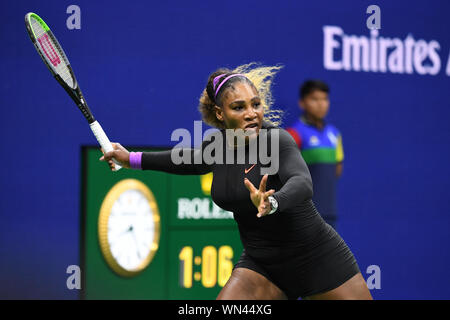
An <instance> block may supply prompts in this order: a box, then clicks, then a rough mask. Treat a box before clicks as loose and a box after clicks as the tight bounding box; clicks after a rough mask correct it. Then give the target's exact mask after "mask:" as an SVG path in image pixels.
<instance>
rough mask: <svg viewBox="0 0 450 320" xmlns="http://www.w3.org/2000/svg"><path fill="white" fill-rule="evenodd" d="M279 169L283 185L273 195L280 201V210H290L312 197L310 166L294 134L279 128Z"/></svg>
mask: <svg viewBox="0 0 450 320" xmlns="http://www.w3.org/2000/svg"><path fill="white" fill-rule="evenodd" d="M279 138H280V144H279V148H280V149H279V169H278V176H279V178H280V180H281V183H282V185H283V186H282V187H281V189H280V190H276V192H275V193H274V194H273V197H274V198H275V199H276V200H277V201H278V211H280V212H282V211H290V210H292V209H294V208H295V207H296V206H298V205H299V204H301V203H302V202H304V201H305V200H308V199H310V198H312V196H313V186H312V180H311V175H310V173H309V170H308V167H307V165H306V163H305V160H303V157H302V155H301V153H300V150H299V148H298V146H297V144H296V143H295V140H294V139H293V138H292V136H291V135H290V134H289V133H288V132H287V131H286V130H284V129H279Z"/></svg>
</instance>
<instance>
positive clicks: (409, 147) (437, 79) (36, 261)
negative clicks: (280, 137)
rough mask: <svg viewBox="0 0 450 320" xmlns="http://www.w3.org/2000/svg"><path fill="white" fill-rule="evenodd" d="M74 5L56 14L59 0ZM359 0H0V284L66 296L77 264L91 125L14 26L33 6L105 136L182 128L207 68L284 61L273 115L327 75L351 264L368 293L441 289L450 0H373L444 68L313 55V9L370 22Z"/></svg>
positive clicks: (399, 32)
mask: <svg viewBox="0 0 450 320" xmlns="http://www.w3.org/2000/svg"><path fill="white" fill-rule="evenodd" d="M71 4H76V5H78V6H80V8H81V30H68V29H67V27H66V19H67V17H68V16H69V15H68V14H67V13H66V8H67V7H68V6H69V5H71ZM370 4H374V2H372V1H339V2H336V1H331V0H330V1H292V2H288V1H277V2H274V1H261V0H260V1H208V2H206V1H205V2H197V1H194V2H193V1H170V2H167V3H166V2H164V3H163V2H156V1H154V2H152V1H120V2H117V3H116V2H113V1H80V0H77V1H2V2H0V18H1V21H3V22H4V24H3V28H0V39H1V42H2V49H1V50H0V105H1V110H2V116H1V119H0V122H1V126H0V130H1V131H0V133H1V134H0V139H1V140H0V141H1V148H0V159H2V168H3V169H2V170H1V172H2V173H1V179H0V191H1V201H0V212H1V220H0V298H62V299H76V298H77V297H78V293H77V292H75V291H70V290H68V289H67V288H66V279H67V276H68V275H67V274H66V273H65V272H66V268H67V266H68V265H71V264H79V214H80V180H81V178H80V177H81V176H80V165H81V163H80V155H81V146H82V145H93V144H95V143H96V141H95V138H94V137H93V135H92V133H91V132H90V130H89V127H88V125H87V124H86V122H85V121H84V119H83V118H82V116H81V114H80V112H79V111H78V110H77V109H76V108H75V106H74V105H73V103H72V101H71V100H70V98H69V97H68V96H67V95H66V93H65V92H64V91H63V90H62V89H61V88H60V87H59V85H58V84H57V83H56V82H55V81H54V80H52V79H51V77H50V74H49V72H48V70H47V69H46V68H45V67H44V65H43V63H42V62H40V58H39V57H38V55H37V53H36V52H35V49H34V48H33V46H32V44H31V42H30V40H29V39H28V36H27V34H26V30H25V26H24V22H23V20H24V15H25V14H26V13H27V12H29V11H32V12H36V13H37V14H39V15H41V16H42V17H43V18H44V20H45V21H46V22H47V23H48V24H49V26H50V28H51V29H52V30H53V32H54V33H55V35H56V36H57V37H58V39H59V41H60V42H61V43H62V45H63V47H64V49H65V51H66V53H67V54H68V57H69V60H70V61H71V63H72V66H73V68H74V70H75V73H76V75H77V78H78V80H79V82H80V86H81V88H82V90H83V92H84V93H85V96H86V98H87V100H88V102H89V104H90V106H91V108H92V109H93V110H94V112H95V116H96V118H97V119H98V120H99V121H100V122H101V123H102V125H103V127H104V128H105V130H106V131H107V134H108V135H109V137H110V138H111V140H113V141H119V142H121V143H122V144H123V145H153V146H166V145H172V143H171V142H170V134H171V132H172V131H173V130H174V129H176V128H181V127H184V128H188V129H189V130H193V121H194V120H199V119H200V115H199V113H198V112H197V111H196V110H197V109H196V108H197V101H198V97H199V96H200V93H201V91H202V89H203V87H204V84H205V82H206V80H207V77H208V75H209V73H210V72H212V71H214V70H215V69H216V68H218V67H222V66H226V67H235V66H237V65H240V64H243V63H248V62H251V61H259V62H262V63H264V64H269V65H270V64H277V63H281V64H283V65H284V66H285V68H284V69H283V70H282V71H281V72H280V73H279V74H278V75H277V77H276V81H275V85H274V97H275V99H276V106H277V107H279V108H281V109H283V110H285V111H286V116H285V120H284V123H285V125H289V124H291V123H292V122H293V121H294V120H295V119H296V118H297V117H298V114H299V111H298V108H297V105H296V100H297V91H298V85H299V83H301V82H302V81H303V80H304V79H305V78H310V77H313V78H321V79H324V80H325V81H327V82H329V84H330V86H331V90H332V91H331V95H330V98H331V112H330V114H329V117H328V118H329V120H330V121H331V122H333V123H334V124H335V125H336V126H337V127H338V128H340V130H341V131H342V134H343V139H344V148H345V156H346V158H345V165H344V175H343V177H342V179H341V181H340V184H339V213H340V217H341V220H340V222H339V225H338V231H339V232H340V234H341V235H342V236H343V238H344V239H345V240H346V242H347V243H348V244H349V245H350V247H351V249H352V251H353V252H354V253H355V255H356V257H357V259H358V262H359V264H360V267H361V270H362V271H363V275H364V276H365V277H366V278H367V276H368V275H367V274H366V273H365V270H366V268H367V266H369V265H373V264H375V265H378V266H380V268H381V289H380V290H372V294H373V296H374V297H375V298H379V299H403V298H404V299H429V298H437V299H449V298H450V277H449V276H448V271H449V269H450V250H449V244H450V235H449V232H448V230H449V226H450V217H449V213H450V200H449V199H450V197H449V188H450V184H449V173H450V169H449V163H450V152H449V142H450V129H449V128H450V126H449V125H448V121H449V119H450V102H449V98H450V93H449V89H450V77H449V76H447V75H446V74H445V68H446V65H447V60H448V57H449V50H450V41H449V36H448V32H449V31H450V22H449V20H448V13H449V12H450V2H448V1H427V2H424V1H381V0H379V1H376V3H375V4H377V5H379V6H380V8H381V23H382V25H381V27H382V29H381V30H380V35H381V36H385V37H390V38H394V37H398V38H400V39H402V40H403V39H404V38H405V37H406V36H407V35H408V34H412V35H413V36H414V38H415V39H424V40H425V41H427V42H429V41H431V40H436V41H438V42H439V44H440V50H439V51H438V54H439V56H440V59H441V64H442V66H441V71H440V72H439V73H438V74H437V75H435V76H430V75H424V76H420V75H418V74H417V73H414V74H412V75H407V74H392V73H373V72H370V73H367V72H354V71H330V70H326V69H325V68H324V65H323V46H324V44H323V41H324V40H323V38H324V36H323V31H322V27H323V26H324V25H336V26H339V27H341V28H342V29H343V30H344V32H345V33H346V34H355V35H364V36H367V37H368V36H369V30H368V29H367V27H366V19H367V17H368V15H367V14H366V13H365V12H366V8H367V7H368V5H370Z"/></svg>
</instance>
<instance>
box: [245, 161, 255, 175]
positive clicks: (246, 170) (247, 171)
mask: <svg viewBox="0 0 450 320" xmlns="http://www.w3.org/2000/svg"><path fill="white" fill-rule="evenodd" d="M255 165H256V163H255V164H254V165H252V166H251V167H250V168H248V169H245V170H244V172H245V174H247V173H249V172H250V170H252V169H253V167H254V166H255Z"/></svg>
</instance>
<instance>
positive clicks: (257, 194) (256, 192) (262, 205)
mask: <svg viewBox="0 0 450 320" xmlns="http://www.w3.org/2000/svg"><path fill="white" fill-rule="evenodd" d="M267 178H268V175H267V174H266V175H264V177H263V178H262V179H261V182H260V184H259V189H256V188H255V186H254V185H253V183H251V182H250V180H248V179H247V178H245V179H244V184H245V187H246V188H247V189H248V191H250V199H251V200H252V202H253V204H254V205H255V207H256V208H257V209H258V214H257V215H256V216H257V217H258V218H261V217H263V216H266V215H268V214H269V212H270V211H271V210H272V206H271V205H270V202H269V199H268V198H269V196H271V195H272V194H274V192H275V190H273V189H271V190H269V191H266V185H267Z"/></svg>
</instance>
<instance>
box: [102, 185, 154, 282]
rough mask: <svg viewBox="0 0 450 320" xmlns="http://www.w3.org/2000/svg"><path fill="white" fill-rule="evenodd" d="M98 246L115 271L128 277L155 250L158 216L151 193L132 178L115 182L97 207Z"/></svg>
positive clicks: (142, 266) (140, 268) (141, 267)
mask: <svg viewBox="0 0 450 320" xmlns="http://www.w3.org/2000/svg"><path fill="white" fill-rule="evenodd" d="M98 237H99V242H100V249H101V252H102V254H103V257H104V259H105V260H106V263H107V264H108V265H109V267H110V268H111V269H112V270H113V271H114V272H116V273H117V274H119V275H121V276H124V277H132V276H135V275H137V274H139V273H140V272H142V271H143V270H144V269H145V268H146V267H147V266H148V265H149V264H150V263H151V261H152V259H153V257H154V255H155V254H156V251H157V250H158V245H159V238H160V216H159V211H158V205H157V203H156V201H155V198H154V196H153V193H152V192H151V191H150V189H149V188H148V187H147V186H146V185H145V184H144V183H142V182H140V181H139V180H136V179H125V180H122V181H120V182H118V183H117V184H115V185H114V186H113V187H112V188H111V189H110V191H109V192H108V194H107V195H106V197H105V199H104V200H103V203H102V205H101V208H100V215H99V218H98Z"/></svg>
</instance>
